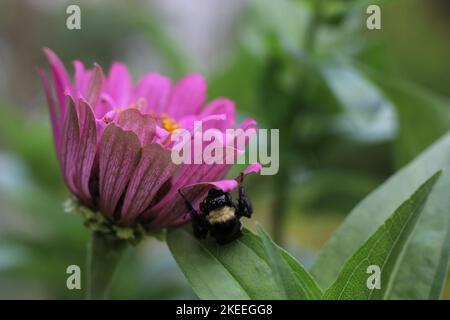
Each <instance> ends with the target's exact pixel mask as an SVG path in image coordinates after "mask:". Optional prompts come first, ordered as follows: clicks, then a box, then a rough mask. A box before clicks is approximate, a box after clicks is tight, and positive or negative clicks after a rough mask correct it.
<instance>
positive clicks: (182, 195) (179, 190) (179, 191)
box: [178, 189, 187, 202]
mask: <svg viewBox="0 0 450 320" xmlns="http://www.w3.org/2000/svg"><path fill="white" fill-rule="evenodd" d="M178 193H179V194H180V196H181V197H182V198H183V199H184V201H186V202H187V199H186V197H185V196H184V194H183V192H181V189H178Z"/></svg>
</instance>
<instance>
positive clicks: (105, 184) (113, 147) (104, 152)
mask: <svg viewBox="0 0 450 320" xmlns="http://www.w3.org/2000/svg"><path fill="white" fill-rule="evenodd" d="M140 149H141V144H140V142H139V139H138V137H137V136H136V134H135V133H133V132H131V131H123V130H122V129H121V128H119V127H117V126H116V125H114V124H109V125H108V126H107V127H106V129H105V131H104V132H103V135H102V138H101V141H100V146H99V192H100V199H99V207H100V210H101V211H102V212H103V213H104V214H106V215H107V216H108V217H109V218H110V219H112V220H113V219H114V213H115V211H116V207H117V204H118V202H119V200H120V198H121V196H122V195H123V193H124V191H125V188H126V186H127V184H128V181H129V180H130V177H131V174H132V173H133V171H134V170H135V168H136V166H137V164H138V162H139V156H140Z"/></svg>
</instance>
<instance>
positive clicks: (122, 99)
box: [105, 62, 132, 108]
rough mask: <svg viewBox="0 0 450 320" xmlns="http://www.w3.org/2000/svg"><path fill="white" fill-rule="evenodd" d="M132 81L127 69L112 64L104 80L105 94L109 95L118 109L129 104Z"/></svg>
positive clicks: (117, 64)
mask: <svg viewBox="0 0 450 320" xmlns="http://www.w3.org/2000/svg"><path fill="white" fill-rule="evenodd" d="M131 90H132V80H131V76H130V73H129V72H128V69H127V67H126V66H125V65H124V64H122V63H118V62H115V63H113V65H112V67H111V69H110V71H109V75H108V78H107V80H106V85H105V92H106V93H107V94H109V95H110V96H111V97H112V99H113V100H114V102H115V104H116V105H117V106H118V107H122V108H125V107H127V106H128V104H129V102H130V97H131V96H130V95H131Z"/></svg>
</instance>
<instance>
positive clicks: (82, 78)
mask: <svg viewBox="0 0 450 320" xmlns="http://www.w3.org/2000/svg"><path fill="white" fill-rule="evenodd" d="M73 66H74V69H75V83H74V87H75V88H76V90H77V91H78V92H77V93H78V94H79V95H78V97H79V96H81V97H86V93H87V88H88V85H89V81H90V79H91V77H92V71H91V70H86V69H85V68H84V64H83V63H82V62H81V61H78V60H75V61H74V62H73Z"/></svg>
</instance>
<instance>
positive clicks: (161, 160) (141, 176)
mask: <svg viewBox="0 0 450 320" xmlns="http://www.w3.org/2000/svg"><path fill="white" fill-rule="evenodd" d="M176 169H177V166H176V165H174V164H173V162H172V160H171V157H170V151H169V150H165V149H163V148H162V147H161V146H160V145H158V144H150V145H147V146H145V147H144V148H143V150H142V157H141V160H140V162H139V164H138V165H137V167H136V170H135V171H134V173H133V176H132V178H131V180H130V184H129V186H128V189H127V193H126V195H125V200H124V202H123V207H122V222H124V223H128V222H131V221H133V220H134V219H135V218H136V217H137V216H138V215H139V214H140V213H142V212H143V211H144V210H145V209H147V208H148V206H149V205H150V203H151V202H152V200H153V198H154V196H155V195H156V193H157V192H158V190H159V189H160V188H161V187H162V186H163V184H164V183H165V182H166V181H167V180H168V179H169V178H170V177H171V176H172V175H173V173H174V172H175V170H176Z"/></svg>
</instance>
